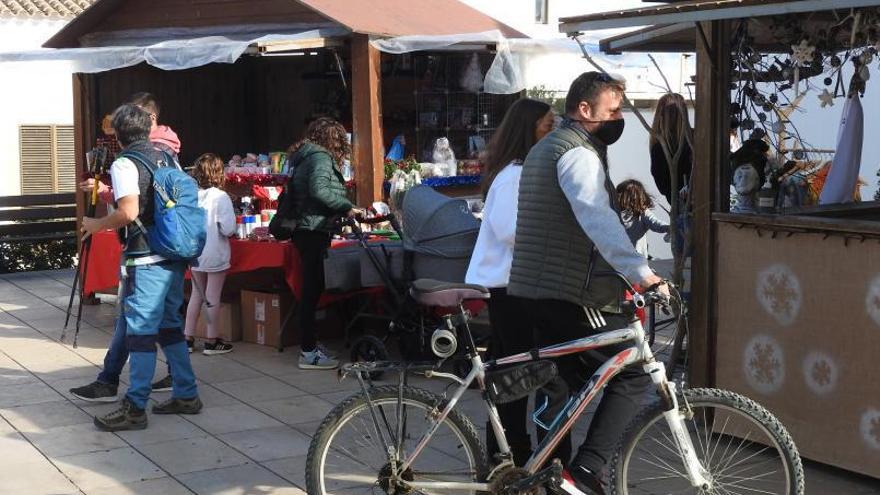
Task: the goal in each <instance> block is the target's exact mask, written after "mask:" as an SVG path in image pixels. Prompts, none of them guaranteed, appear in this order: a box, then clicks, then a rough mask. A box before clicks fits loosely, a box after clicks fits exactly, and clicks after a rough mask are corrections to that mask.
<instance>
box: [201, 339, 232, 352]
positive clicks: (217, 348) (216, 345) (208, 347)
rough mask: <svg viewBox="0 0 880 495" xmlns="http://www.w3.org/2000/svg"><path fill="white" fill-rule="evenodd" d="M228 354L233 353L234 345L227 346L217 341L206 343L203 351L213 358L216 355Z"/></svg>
mask: <svg viewBox="0 0 880 495" xmlns="http://www.w3.org/2000/svg"><path fill="white" fill-rule="evenodd" d="M227 352H232V344H227V343H226V342H223V341H222V340H220V339H217V340H216V341H215V342H205V349H204V350H203V351H202V354H204V355H205V356H213V355H215V354H226V353H227Z"/></svg>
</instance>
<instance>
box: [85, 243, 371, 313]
mask: <svg viewBox="0 0 880 495" xmlns="http://www.w3.org/2000/svg"><path fill="white" fill-rule="evenodd" d="M354 242H356V241H350V240H333V242H332V243H331V245H330V249H333V248H336V247H341V246H347V245H351V244H353V243H354ZM229 243H230V245H231V248H232V258H231V259H230V261H229V263H230V265H231V266H230V267H229V271H228V272H227V273H240V272H249V271H252V270H258V269H260V268H280V269H281V270H282V271H283V272H284V279H285V280H286V281H287V285H288V286H289V287H290V290H291V291H292V292H293V294H294V296H296V295H297V294H299V293H300V289H301V286H302V278H301V277H300V260H299V253H298V252H297V250H296V246H295V245H294V244H293V243H291V242H256V241H245V240H239V239H230V240H229ZM120 256H122V246H121V244H120V243H119V240H118V238H117V236H116V234H115V233H114V232H110V231H107V232H100V233H98V234H95V237H94V238H93V239H92V246H91V248H90V252H89V261H88V274H87V275H86V276H85V277H84V280H85V287H84V290H83V292H85V293H86V294H93V293H95V292H97V291H99V290H107V289H113V288H115V287H116V286H117V284H118V283H119V258H120ZM345 297H347V295H346V294H324V295H323V296H322V297H321V302H320V303H319V305H321V306H324V305H325V304H329V303H331V302H333V301H335V300H339V299H344V298H345Z"/></svg>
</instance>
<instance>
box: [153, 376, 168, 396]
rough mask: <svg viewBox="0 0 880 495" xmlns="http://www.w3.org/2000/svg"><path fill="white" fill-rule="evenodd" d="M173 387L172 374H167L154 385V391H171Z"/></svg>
mask: <svg viewBox="0 0 880 495" xmlns="http://www.w3.org/2000/svg"><path fill="white" fill-rule="evenodd" d="M171 388H172V380H171V375H168V376H166V377H165V378H163V379H161V380H159V381H158V382H156V383H154V384H153V385H152V389H153V392H171Z"/></svg>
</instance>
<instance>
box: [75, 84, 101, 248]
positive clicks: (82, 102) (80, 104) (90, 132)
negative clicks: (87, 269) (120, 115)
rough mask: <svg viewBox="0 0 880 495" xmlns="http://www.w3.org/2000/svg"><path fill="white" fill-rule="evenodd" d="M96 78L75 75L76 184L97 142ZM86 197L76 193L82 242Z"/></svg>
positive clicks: (77, 222)
mask: <svg viewBox="0 0 880 495" xmlns="http://www.w3.org/2000/svg"><path fill="white" fill-rule="evenodd" d="M95 112H96V109H95V77H94V76H93V75H91V74H82V73H76V74H74V75H73V154H74V160H75V161H74V163H75V170H76V182H77V183H79V178H80V177H82V175H83V174H84V173H85V172H87V170H86V166H87V165H86V152H87V151H89V150H90V149H91V147H92V143H94V142H95V126H96V125H97V120H95ZM84 196H85V195H83V194H81V193H80V192H79V188H78V187H77V191H76V239H77V245H78V244H79V242H80V241H81V236H80V232H79V226H80V221H81V220H82V217H83V215H85V212H86V203H85V197H84Z"/></svg>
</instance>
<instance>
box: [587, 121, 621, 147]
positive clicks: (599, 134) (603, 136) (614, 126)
mask: <svg viewBox="0 0 880 495" xmlns="http://www.w3.org/2000/svg"><path fill="white" fill-rule="evenodd" d="M584 122H591V123H596V122H598V123H599V128H598V129H596V130H595V131H593V132H591V133H590V134H592V135H593V136H595V137H596V138H597V139H599V140H600V141H602V143H604V144H605V146H610V145H612V144H614V143H616V142H617V140H618V139H620V136H621V135H622V134H623V126H624V124H625V121H624V120H623V119H615V120H585V121H584Z"/></svg>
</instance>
